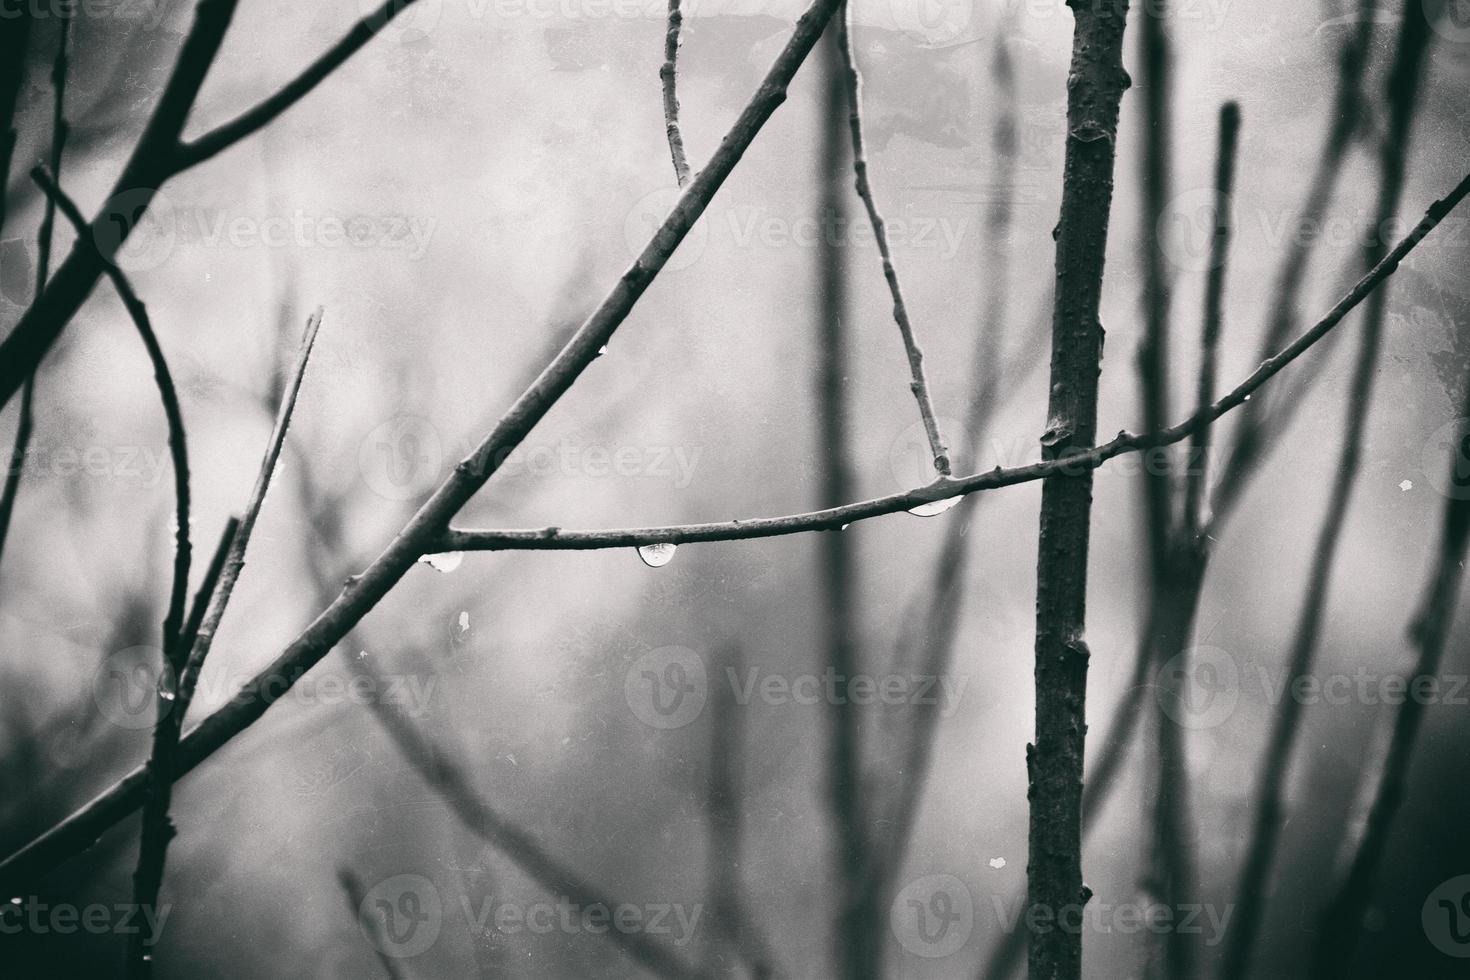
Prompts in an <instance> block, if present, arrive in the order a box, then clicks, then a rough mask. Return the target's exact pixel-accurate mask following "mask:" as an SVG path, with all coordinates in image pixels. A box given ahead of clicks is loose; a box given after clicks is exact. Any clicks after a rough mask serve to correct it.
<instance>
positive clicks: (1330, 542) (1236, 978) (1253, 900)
mask: <svg viewBox="0 0 1470 980" xmlns="http://www.w3.org/2000/svg"><path fill="white" fill-rule="evenodd" d="M1432 41H1433V33H1432V31H1431V30H1430V27H1429V22H1428V19H1427V18H1426V17H1421V16H1410V17H1405V18H1404V19H1403V23H1402V26H1401V28H1400V33H1399V41H1398V46H1397V51H1396V53H1395V55H1394V64H1393V68H1392V70H1391V71H1390V73H1389V79H1388V89H1387V102H1388V105H1389V122H1388V129H1389V131H1388V133H1387V134H1385V136H1384V139H1383V143H1382V144H1381V145H1380V147H1379V151H1380V153H1379V166H1380V169H1381V172H1382V177H1381V180H1380V184H1379V192H1378V207H1377V212H1376V220H1375V223H1374V226H1373V227H1374V228H1378V229H1382V228H1385V227H1387V225H1388V222H1390V221H1391V220H1392V219H1393V216H1394V214H1395V213H1396V212H1397V211H1398V204H1399V199H1400V198H1401V197H1402V194H1403V187H1404V176H1405V174H1404V170H1405V167H1404V156H1405V153H1406V152H1407V150H1408V146H1409V142H1410V137H1411V135H1412V132H1413V121H1414V116H1415V109H1416V96H1417V93H1418V91H1419V85H1420V82H1421V79H1422V74H1423V66H1424V64H1425V63H1426V61H1427V58H1426V54H1427V52H1428V49H1429V46H1430V44H1431V43H1432ZM1384 246H1385V243H1384V242H1383V241H1382V239H1381V236H1379V235H1375V236H1374V239H1373V240H1372V241H1371V242H1370V243H1369V244H1368V247H1367V248H1366V249H1365V254H1364V259H1365V260H1366V261H1365V264H1366V265H1372V264H1373V263H1374V262H1375V261H1376V260H1378V259H1379V258H1380V257H1381V256H1382V254H1383V249H1384ZM1387 298H1388V291H1387V290H1380V291H1378V292H1376V293H1374V294H1373V296H1372V298H1371V299H1370V300H1369V302H1368V305H1367V307H1366V309H1365V310H1364V313H1363V334H1362V346H1361V347H1360V349H1359V352H1358V359H1357V363H1356V364H1355V366H1354V370H1353V378H1352V384H1351V388H1350V390H1349V394H1348V397H1347V400H1346V402H1345V403H1344V411H1345V418H1344V419H1343V425H1342V429H1343V437H1342V449H1341V451H1340V453H1339V455H1338V461H1337V472H1336V474H1335V476H1334V480H1333V484H1332V489H1331V494H1330V496H1329V499H1328V503H1327V512H1326V514H1325V516H1324V517H1323V519H1322V526H1321V528H1320V529H1319V531H1318V536H1317V543H1316V547H1315V549H1314V551H1313V555H1312V566H1311V572H1310V573H1309V578H1308V580H1307V589H1306V595H1305V597H1304V599H1303V602H1302V609H1301V612H1300V615H1299V617H1298V619H1297V625H1296V632H1295V635H1294V636H1293V638H1292V644H1291V651H1290V655H1289V660H1288V665H1287V666H1288V671H1289V675H1288V676H1289V677H1290V678H1291V682H1292V683H1295V682H1296V680H1297V678H1300V677H1302V676H1305V675H1306V674H1307V673H1308V672H1309V671H1310V670H1311V668H1312V663H1313V660H1314V659H1315V657H1316V651H1317V645H1318V639H1319V637H1320V635H1321V628H1322V620H1323V617H1324V616H1325V614H1326V611H1327V602H1328V598H1329V596H1330V593H1331V588H1332V570H1333V566H1334V564H1335V562H1336V558H1337V548H1338V545H1339V543H1340V542H1341V540H1342V531H1343V527H1344V524H1345V522H1346V520H1347V514H1348V508H1349V506H1350V505H1351V503H1352V497H1353V491H1354V489H1355V488H1356V484H1357V476H1358V469H1359V465H1360V462H1361V458H1362V453H1363V442H1364V439H1365V432H1366V430H1367V425H1368V413H1369V409H1370V407H1371V405H1372V402H1373V391H1374V386H1375V385H1374V382H1375V381H1376V379H1377V374H1378V353H1379V348H1380V347H1381V343H1382V334H1383V320H1384V313H1385V308H1386V305H1387ZM1301 715H1302V702H1301V700H1300V699H1298V698H1290V697H1288V698H1282V699H1281V701H1280V703H1279V705H1278V706H1277V708H1276V714H1275V716H1274V718H1273V719H1272V724H1271V730H1270V733H1269V734H1268V736H1267V741H1266V747H1265V750H1264V753H1263V755H1262V760H1263V761H1262V765H1261V769H1260V778H1259V779H1258V781H1257V783H1256V787H1255V801H1256V802H1255V810H1254V814H1255V819H1254V821H1253V823H1252V827H1251V835H1250V844H1249V845H1248V847H1247V849H1246V857H1245V862H1244V865H1243V867H1242V870H1241V874H1240V884H1239V887H1238V891H1237V893H1236V899H1235V902H1236V907H1237V908H1238V909H1239V912H1238V913H1237V915H1236V921H1235V928H1234V930H1233V931H1232V933H1231V934H1230V938H1229V941H1228V943H1227V945H1226V948H1225V959H1224V965H1223V967H1222V970H1221V977H1222V978H1223V980H1240V978H1243V977H1245V976H1246V975H1247V974H1248V972H1249V970H1250V962H1251V956H1252V954H1253V953H1254V952H1255V948H1256V941H1255V940H1256V936H1257V935H1258V933H1259V931H1260V926H1261V922H1262V921H1263V919H1264V913H1265V905H1266V900H1267V883H1268V881H1269V880H1270V875H1271V868H1272V864H1273V859H1274V857H1275V854H1276V848H1277V844H1278V842H1279V841H1280V838H1281V830H1282V826H1283V824H1284V822H1285V821H1284V820H1283V813H1282V810H1283V807H1284V803H1283V794H1284V786H1285V783H1286V779H1287V775H1288V773H1289V770H1290V765H1291V753H1292V748H1293V747H1294V745H1295V743H1296V736H1297V731H1298V729H1299V728H1300V727H1301Z"/></svg>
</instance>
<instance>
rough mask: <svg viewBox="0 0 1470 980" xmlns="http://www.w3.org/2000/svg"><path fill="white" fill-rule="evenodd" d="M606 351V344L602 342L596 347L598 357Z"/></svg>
mask: <svg viewBox="0 0 1470 980" xmlns="http://www.w3.org/2000/svg"><path fill="white" fill-rule="evenodd" d="M606 353H607V344H603V345H602V346H601V347H599V348H597V356H598V357H601V356H602V355H603V354H606Z"/></svg>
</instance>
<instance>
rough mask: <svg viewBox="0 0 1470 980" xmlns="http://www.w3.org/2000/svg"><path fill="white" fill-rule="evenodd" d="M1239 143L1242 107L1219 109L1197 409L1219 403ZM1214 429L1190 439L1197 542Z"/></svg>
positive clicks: (1190, 515)
mask: <svg viewBox="0 0 1470 980" xmlns="http://www.w3.org/2000/svg"><path fill="white" fill-rule="evenodd" d="M1239 140H1240V106H1239V105H1238V104H1236V103H1234V102H1227V103H1225V105H1223V106H1222V107H1221V108H1220V131H1219V145H1218V146H1217V148H1216V152H1215V233H1214V235H1212V236H1211V238H1210V271H1209V277H1208V280H1207V281H1206V283H1205V314H1204V325H1203V327H1202V329H1201V331H1200V360H1199V383H1198V385H1197V386H1196V388H1195V404H1196V405H1197V406H1198V407H1199V408H1200V409H1203V408H1205V407H1207V406H1208V405H1209V404H1210V402H1212V401H1214V400H1215V376H1216V374H1217V373H1218V362H1219V351H1220V334H1221V332H1222V330H1223V328H1224V323H1225V280H1226V276H1227V273H1228V271H1229V269H1228V267H1229V264H1230V237H1231V233H1232V230H1233V225H1232V220H1233V219H1232V215H1231V213H1230V209H1231V199H1232V197H1233V195H1234V194H1235V156H1236V151H1237V149H1238V148H1239ZM1212 428H1213V427H1212V426H1209V425H1200V426H1198V427H1196V428H1195V430H1194V432H1193V434H1191V435H1190V437H1189V457H1188V458H1189V463H1188V465H1187V466H1186V468H1185V490H1184V533H1185V534H1187V535H1189V536H1190V537H1192V538H1193V537H1197V536H1198V535H1199V533H1200V532H1201V530H1202V529H1203V528H1202V526H1201V523H1200V507H1201V505H1202V504H1203V502H1204V496H1205V487H1206V486H1207V485H1208V479H1207V478H1208V476H1209V467H1208V463H1209V454H1210V434H1211V431H1212Z"/></svg>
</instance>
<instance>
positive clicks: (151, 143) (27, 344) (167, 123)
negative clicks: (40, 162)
mask: <svg viewBox="0 0 1470 980" xmlns="http://www.w3.org/2000/svg"><path fill="white" fill-rule="evenodd" d="M237 2H238V0H199V3H198V5H197V6H196V7H195V12H194V24H193V26H192V27H191V28H190V30H189V33H188V35H187V36H186V37H185V38H184V43H183V46H182V47H181V48H180V50H179V54H178V57H177V59H176V60H175V62H174V68H173V72H172V74H171V75H170V76H169V80H168V83H167V84H166V85H165V87H164V90H163V94H162V96H160V98H159V100H158V105H157V106H156V107H155V109H154V110H153V115H152V116H151V117H150V118H149V120H148V122H147V124H146V125H145V126H144V128H143V132H142V135H141V136H139V138H138V142H137V145H136V146H135V147H134V148H133V152H132V155H131V156H130V157H129V158H128V162H127V163H126V164H125V165H124V166H123V170H122V173H121V174H120V175H119V176H118V178H117V182H116V183H115V184H114V185H113V188H112V192H111V194H110V195H109V196H108V200H107V202H106V203H104V205H103V207H102V210H101V211H99V212H98V214H97V216H96V217H95V218H93V219H92V222H91V224H90V225H88V228H87V232H86V233H85V234H83V235H81V236H80V238H79V240H78V242H77V244H76V245H74V246H73V247H72V250H71V253H70V254H69V255H68V256H67V257H66V260H65V261H64V262H62V264H61V266H60V268H58V269H57V270H56V275H55V277H54V278H53V279H52V280H51V283H50V284H49V285H48V286H47V288H46V289H45V291H44V292H42V293H41V295H40V296H38V297H37V298H36V300H35V302H33V303H32V304H31V305H30V307H29V308H28V309H27V310H26V311H25V313H24V314H23V315H22V316H21V318H20V322H19V323H17V324H16V325H15V329H14V330H12V331H11V332H10V334H9V335H8V336H6V338H5V340H4V341H3V342H0V405H4V404H5V403H6V402H8V401H9V400H10V397H11V396H12V395H14V394H15V392H16V390H17V389H19V388H20V387H21V385H22V384H23V383H24V381H25V379H26V378H28V377H30V376H31V374H32V373H33V372H34V371H35V369H36V366H37V365H38V364H39V363H40V362H41V358H43V357H44V356H45V354H46V351H48V350H49V349H50V348H51V345H52V344H53V343H55V342H56V338H57V337H59V336H60V335H61V332H62V331H63V330H65V329H66V325H67V324H68V323H70V322H71V319H72V317H73V316H75V315H76V312H77V310H79V309H80V308H81V306H82V303H84V302H85V301H86V299H87V297H88V296H89V295H90V294H91V292H92V289H93V287H94V286H96V284H97V279H98V277H100V276H101V275H102V274H103V272H104V271H105V269H104V263H106V262H110V261H111V260H112V259H113V257H114V256H115V255H116V254H117V251H118V250H119V249H120V248H122V246H123V244H124V243H125V242H126V241H127V239H128V236H129V235H130V234H132V232H133V229H135V228H136V227H137V226H138V224H139V222H140V221H141V220H142V219H143V217H144V215H145V214H146V213H147V211H148V207H149V205H150V204H151V203H152V201H153V197H154V195H155V194H157V193H158V191H159V189H160V188H162V186H163V185H164V184H165V183H167V182H168V181H169V180H170V179H171V178H173V177H175V176H177V175H178V174H180V173H182V172H183V171H185V170H188V169H189V168H190V167H193V166H195V165H197V164H200V163H203V162H204V161H205V160H208V159H209V158H210V157H212V156H214V155H215V154H217V153H219V152H220V151H222V150H224V149H225V148H227V147H229V146H232V145H234V144H235V143H236V142H238V141H240V140H242V139H244V138H245V137H247V136H249V135H251V134H252V133H254V132H256V131H257V130H259V129H261V128H262V127H264V126H265V125H266V124H268V123H269V122H271V121H272V120H273V119H275V118H276V117H277V116H279V115H280V114H281V113H283V112H285V111H286V110H287V109H289V108H290V107H291V106H293V105H295V104H296V103H297V102H299V101H300V100H301V99H302V98H303V97H304V96H306V95H307V93H309V92H311V90H312V89H314V88H315V87H316V86H317V85H318V84H319V83H320V82H321V81H322V80H323V79H325V78H326V77H327V76H328V75H330V74H331V73H332V72H333V71H334V70H336V68H338V67H339V66H340V65H341V64H342V63H343V62H345V61H346V60H347V59H348V58H350V57H351V56H352V55H353V54H354V53H356V52H357V51H358V50H359V49H360V48H361V47H362V46H363V45H364V44H366V43H367V42H368V41H369V40H371V39H372V38H373V37H374V36H375V35H376V34H377V33H378V32H379V31H381V30H382V29H383V28H384V26H386V25H387V23H388V22H389V21H390V20H392V19H393V18H394V17H395V16H397V15H398V14H399V13H401V12H402V11H403V10H405V9H407V8H408V7H409V6H410V5H411V4H412V3H413V2H414V0H385V2H384V4H383V5H382V6H381V7H379V8H378V9H377V10H376V11H374V12H373V13H371V14H368V15H367V16H366V17H363V18H362V19H361V20H359V21H358V22H357V23H356V24H355V25H353V27H352V29H351V30H349V31H348V32H347V34H346V35H345V36H344V37H343V38H342V39H341V40H340V41H338V42H337V43H336V44H335V45H333V46H332V48H331V49H329V50H328V51H327V52H326V53H325V54H323V55H322V56H321V57H320V58H319V59H317V60H316V61H315V62H313V63H312V64H311V65H310V66H308V67H307V68H306V70H304V71H303V72H302V73H301V74H300V75H298V76H297V77H295V78H294V79H292V80H291V81H290V82H288V83H287V84H286V85H285V86H283V87H282V88H281V89H280V90H278V91H277V92H276V93H275V94H274V95H272V96H270V97H269V98H267V99H265V100H264V101H263V102H261V103H260V104H258V105H257V106H255V107H254V108H253V109H250V110H248V111H247V112H245V113H243V114H242V115H240V116H239V117H237V118H235V119H234V120H231V121H230V122H228V123H225V124H224V125H222V126H220V127H219V128H217V129H214V130H211V131H210V132H208V133H206V134H204V135H203V136H201V137H199V138H198V139H195V140H192V141H189V142H187V143H186V142H183V140H182V134H183V131H184V126H185V124H186V123H187V122H188V120H189V115H190V113H191V112H192V110H193V108H194V102H195V100H196V99H197V98H198V95H199V90H200V88H201V87H202V86H203V84H204V79H205V76H206V75H207V74H208V73H209V69H210V67H211V66H212V65H213V64H214V59H215V57H216V56H217V55H218V53H219V48H220V45H221V44H223V43H224V38H225V32H226V31H227V30H228V29H229V26H230V21H231V19H232V18H233V17H234V13H235V6H236V4H237ZM81 239H86V242H83V241H81ZM87 243H91V244H87Z"/></svg>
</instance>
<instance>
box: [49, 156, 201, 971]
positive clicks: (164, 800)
mask: <svg viewBox="0 0 1470 980" xmlns="http://www.w3.org/2000/svg"><path fill="white" fill-rule="evenodd" d="M31 176H32V178H33V179H34V180H35V181H36V183H37V184H38V185H39V186H40V187H41V190H42V191H44V192H45V194H46V197H47V200H49V201H51V202H53V203H54V204H55V205H56V207H58V208H59V209H60V210H61V212H62V214H63V215H65V216H66V219H67V220H68V221H70V222H71V223H72V225H73V227H74V228H75V229H76V232H77V235H78V241H79V242H82V243H83V244H82V245H81V247H83V248H86V247H89V245H88V244H87V243H86V242H85V241H84V240H85V239H86V238H87V226H86V219H84V218H83V217H82V213H81V211H80V210H78V208H77V206H76V203H75V202H74V201H72V200H71V198H70V197H68V196H67V195H66V192H65V191H63V190H62V189H61V188H60V187H59V186H58V185H57V184H56V182H55V180H54V178H53V177H52V176H51V174H49V173H47V172H46V170H45V169H44V168H41V167H37V168H36V169H35V170H33V171H31ZM90 247H92V248H94V249H95V246H90ZM98 258H99V260H100V261H101V262H102V266H103V271H104V272H105V273H106V274H107V277H108V278H109V279H110V280H112V285H113V288H115V289H116V290H117V294H118V297H119V298H120V299H121V300H122V303H123V306H124V307H125V308H126V309H127V311H128V315H129V316H130V317H131V318H132V320H133V324H134V325H135V326H136V327H137V329H138V335H139V336H140V337H141V338H142V339H143V346H144V348H146V349H147V351H148V359H149V360H150V361H151V362H152V364H153V376H154V378H155V379H156V381H157V383H158V395H159V399H160V401H162V402H163V412H164V416H165V417H166V419H167V420H168V446H169V452H170V454H171V456H172V459H173V470H174V500H175V505H176V506H175V515H174V523H175V528H174V570H173V580H172V583H171V585H170V588H169V600H168V612H167V614H166V615H165V617H164V620H163V660H164V663H163V671H164V672H163V674H162V675H161V677H160V683H159V687H158V691H157V695H156V701H157V705H158V723H157V725H156V726H155V727H154V729H153V748H152V752H151V753H150V755H149V757H148V762H147V766H146V771H147V772H148V774H149V778H148V792H147V799H146V801H145V802H144V805H143V829H142V832H141V835H140V839H139V847H138V866H137V869H136V870H135V871H134V872H133V902H134V907H135V908H139V909H152V908H156V907H157V905H158V893H159V889H160V887H161V886H162V884H163V866H164V860H165V856H166V853H167V850H168V842H169V840H170V838H172V837H173V835H174V828H173V825H172V824H171V823H170V822H169V818H168V806H169V797H170V795H171V794H170V792H169V786H170V780H169V778H168V773H169V771H170V770H171V768H172V766H171V760H172V758H173V755H174V751H175V749H176V748H177V745H178V732H179V723H178V720H177V719H176V718H173V717H172V716H173V714H174V708H175V704H174V699H175V696H176V693H177V690H178V689H177V683H176V682H177V679H178V677H179V674H180V673H181V672H182V670H183V666H184V658H185V657H186V656H187V652H186V650H185V648H184V645H183V639H184V636H183V626H184V613H185V606H186V603H187V601H188V589H189V560H190V552H191V547H190V542H189V453H188V445H187V440H186V438H185V434H184V419H183V414H182V412H181V411H180V409H179V396H178V390H177V389H176V388H175V387H174V382H173V376H172V375H171V373H170V372H169V369H168V362H167V361H166V360H165V359H164V356H163V349H162V348H161V347H160V346H159V344H158V336H157V334H155V333H154V331H153V324H152V323H151V322H150V321H149V318H148V310H147V308H146V307H145V306H144V305H143V302H142V300H140V299H139V298H138V295H137V293H136V292H134V291H133V287H132V284H131V283H129V282H128V279H127V277H126V276H125V275H123V272H122V270H121V269H119V268H118V267H117V265H116V264H114V263H113V262H112V261H111V260H109V259H101V257H100V253H99V255H98ZM148 944H149V939H148V937H147V936H146V934H145V933H143V932H142V931H139V932H136V933H134V934H133V935H132V936H131V937H130V939H129V942H128V954H127V970H128V975H129V976H130V977H137V978H146V977H148V976H150V975H151V972H152V965H153V960H152V957H151V956H149V955H148V948H149V946H148Z"/></svg>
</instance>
